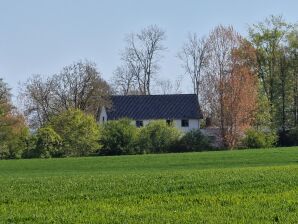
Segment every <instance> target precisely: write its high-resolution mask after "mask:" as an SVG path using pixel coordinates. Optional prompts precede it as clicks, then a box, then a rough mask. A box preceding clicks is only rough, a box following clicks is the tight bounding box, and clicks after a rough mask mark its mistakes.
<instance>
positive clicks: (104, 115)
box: [98, 107, 108, 124]
mask: <svg viewBox="0 0 298 224" xmlns="http://www.w3.org/2000/svg"><path fill="white" fill-rule="evenodd" d="M107 120H108V114H107V110H106V108H105V107H102V108H101V111H100V115H99V118H98V122H99V123H100V124H103V123H105V122H106V121H107Z"/></svg>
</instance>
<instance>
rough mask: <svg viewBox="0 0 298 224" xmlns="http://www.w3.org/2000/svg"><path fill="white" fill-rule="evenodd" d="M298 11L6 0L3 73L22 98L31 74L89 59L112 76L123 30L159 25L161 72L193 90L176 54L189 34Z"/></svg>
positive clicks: (296, 6) (177, 0)
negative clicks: (21, 89)
mask: <svg viewBox="0 0 298 224" xmlns="http://www.w3.org/2000/svg"><path fill="white" fill-rule="evenodd" d="M297 11H298V1H297V0H147V1H145V0H0V77H2V78H3V79H4V80H5V81H6V82H7V83H8V84H9V86H10V87H11V88H12V89H13V94H14V95H15V96H16V95H17V94H18V89H19V87H20V86H21V85H22V84H21V83H23V82H24V81H26V80H27V79H28V77H30V76H31V75H32V74H41V75H43V76H47V75H52V74H55V73H59V71H60V70H61V69H62V68H63V66H66V65H69V64H71V63H73V62H75V61H78V60H85V59H87V60H90V61H93V62H95V63H96V64H97V67H98V70H99V71H100V72H101V74H102V77H103V78H104V79H106V80H110V79H111V76H112V75H113V72H114V70H115V68H116V67H117V66H118V65H120V64H121V60H120V52H121V50H122V49H123V48H124V47H125V42H124V38H125V36H126V35H127V34H128V33H131V32H138V31H140V30H141V29H142V28H144V27H147V26H148V25H153V24H156V25H158V26H159V27H161V28H162V29H164V30H165V31H166V36H167V39H166V41H165V42H164V45H165V46H166V48H167V50H166V51H165V52H164V57H163V59H162V61H161V70H160V72H159V74H158V77H159V78H160V79H171V80H175V79H177V77H179V76H182V77H184V78H183V88H184V89H183V92H186V93H188V92H191V85H190V81H189V80H188V78H187V76H184V72H183V69H182V68H181V63H180V61H179V59H178V58H177V53H178V52H179V50H180V49H181V47H182V45H183V43H184V42H185V40H186V38H187V35H188V33H190V32H196V33H197V34H198V35H199V36H204V35H208V33H209V32H210V31H211V30H212V29H213V28H214V27H215V26H217V25H219V24H223V25H233V26H234V28H235V29H236V30H237V31H238V32H239V33H240V34H242V35H246V34H247V29H248V27H249V25H251V24H253V23H257V22H259V21H262V20H264V19H265V18H266V17H268V16H269V15H272V14H273V15H283V17H284V18H285V20H286V21H288V22H292V23H295V22H297V21H298V13H297Z"/></svg>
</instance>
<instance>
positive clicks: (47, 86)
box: [20, 61, 110, 128]
mask: <svg viewBox="0 0 298 224" xmlns="http://www.w3.org/2000/svg"><path fill="white" fill-rule="evenodd" d="M23 86H24V87H23V88H22V91H21V92H20V98H22V101H23V103H24V107H25V114H26V115H27V117H28V118H29V122H30V124H31V127H33V128H38V127H41V126H43V125H44V124H45V123H46V122H48V121H49V120H50V118H51V116H54V115H57V114H59V113H61V112H63V111H65V110H68V109H70V108H75V109H80V110H82V111H84V112H85V113H88V114H92V115H93V116H94V117H96V116H97V113H98V111H99V108H101V106H102V105H108V104H109V94H110V87H109V85H108V84H107V82H105V81H104V80H103V79H102V78H101V76H100V74H99V72H98V71H97V69H96V65H95V64H94V63H91V62H88V61H86V62H81V61H79V62H76V63H74V64H72V65H69V66H66V67H64V68H63V70H62V71H61V72H60V73H59V74H56V75H53V76H50V77H48V78H46V79H45V80H44V79H42V78H41V76H40V75H35V76H33V77H31V78H30V79H28V80H27V82H26V83H24V85H23Z"/></svg>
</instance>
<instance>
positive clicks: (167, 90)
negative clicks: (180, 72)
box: [156, 77, 181, 94]
mask: <svg viewBox="0 0 298 224" xmlns="http://www.w3.org/2000/svg"><path fill="white" fill-rule="evenodd" d="M156 88H157V92H158V93H161V94H178V93H181V78H180V77H178V78H177V79H176V80H174V81H171V80H169V79H165V80H158V81H157V82H156Z"/></svg>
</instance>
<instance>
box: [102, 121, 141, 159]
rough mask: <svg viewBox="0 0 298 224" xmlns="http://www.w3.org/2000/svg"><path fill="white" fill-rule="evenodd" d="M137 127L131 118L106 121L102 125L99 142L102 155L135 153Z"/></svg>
mask: <svg viewBox="0 0 298 224" xmlns="http://www.w3.org/2000/svg"><path fill="white" fill-rule="evenodd" d="M137 132H138V129H137V128H136V127H135V126H134V125H132V124H131V120H128V119H122V120H117V121H108V122H107V123H105V124H104V125H103V126H102V133H101V137H100V143H101V144H102V149H101V150H100V153H101V154H102V155H121V154H133V153H136V150H135V148H136V140H137Z"/></svg>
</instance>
